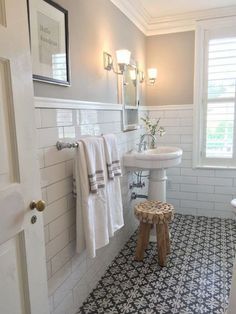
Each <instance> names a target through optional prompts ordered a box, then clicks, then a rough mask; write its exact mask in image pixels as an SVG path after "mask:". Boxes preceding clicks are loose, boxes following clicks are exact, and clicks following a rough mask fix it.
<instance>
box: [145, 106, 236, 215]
mask: <svg viewBox="0 0 236 314" xmlns="http://www.w3.org/2000/svg"><path fill="white" fill-rule="evenodd" d="M188 107H189V106H188ZM147 113H148V114H149V115H150V117H152V118H159V117H161V120H160V125H162V126H163V127H164V128H165V129H166V134H165V135H164V136H163V137H162V138H159V139H158V143H160V144H161V145H174V146H178V147H181V148H182V149H183V159H182V163H181V164H180V165H178V166H177V167H175V168H171V169H168V170H167V176H168V180H169V181H168V184H167V201H169V202H171V203H173V204H174V205H175V209H176V211H177V212H179V213H183V214H194V215H204V216H212V217H222V218H234V213H233V208H232V206H231V205H230V201H231V200H232V198H235V197H236V185H235V183H236V170H232V169H229V170H223V169H222V170H221V169H218V170H214V169H193V168H192V145H193V128H192V124H193V110H192V109H191V108H190V109H187V110H186V109H184V106H181V109H178V110H175V109H174V110H173V109H171V106H169V107H168V108H167V107H166V106H165V109H164V110H161V107H160V109H158V110H150V111H148V112H147ZM143 114H144V112H143Z"/></svg>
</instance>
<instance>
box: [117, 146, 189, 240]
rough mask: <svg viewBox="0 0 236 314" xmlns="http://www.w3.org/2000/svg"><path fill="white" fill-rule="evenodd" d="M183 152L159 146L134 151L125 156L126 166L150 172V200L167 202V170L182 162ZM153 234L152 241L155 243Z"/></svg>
mask: <svg viewBox="0 0 236 314" xmlns="http://www.w3.org/2000/svg"><path fill="white" fill-rule="evenodd" d="M182 154H183V151H182V149H180V148H178V147H172V146H159V147H157V148H155V149H148V150H145V151H143V152H140V153H138V152H135V151H132V152H130V153H127V154H125V155H124V156H123V162H124V166H125V167H127V168H129V169H130V170H131V171H135V170H149V171H150V176H149V188H148V199H150V200H159V201H162V202H166V180H167V176H166V169H167V168H170V167H174V166H176V165H178V164H179V163H180V162H181V158H182ZM155 240H156V235H155V230H154V228H153V232H152V235H151V238H150V241H155Z"/></svg>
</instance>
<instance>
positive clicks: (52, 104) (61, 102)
mask: <svg viewBox="0 0 236 314" xmlns="http://www.w3.org/2000/svg"><path fill="white" fill-rule="evenodd" d="M34 107H35V108H51V109H87V110H112V111H122V110H123V105H122V104H115V103H114V104H113V103H103V102H95V101H84V100H74V99H61V98H60V99H59V98H47V97H34Z"/></svg>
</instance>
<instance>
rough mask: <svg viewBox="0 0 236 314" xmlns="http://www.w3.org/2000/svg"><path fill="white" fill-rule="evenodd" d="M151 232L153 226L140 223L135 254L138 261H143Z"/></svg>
mask: <svg viewBox="0 0 236 314" xmlns="http://www.w3.org/2000/svg"><path fill="white" fill-rule="evenodd" d="M150 230H151V224H148V223H144V222H140V227H139V234H138V242H137V247H136V253H135V260H136V261H142V260H143V258H144V251H145V250H146V248H147V247H148V242H149V234H150Z"/></svg>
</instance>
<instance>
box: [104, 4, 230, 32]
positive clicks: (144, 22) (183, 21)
mask: <svg viewBox="0 0 236 314" xmlns="http://www.w3.org/2000/svg"><path fill="white" fill-rule="evenodd" d="M110 1H111V2H112V3H113V4H115V5H116V6H117V7H118V8H119V9H120V10H121V11H122V12H123V13H124V14H125V15H126V16H127V17H128V18H129V19H130V20H131V21H132V22H133V23H134V24H135V25H136V26H137V27H138V28H139V29H140V30H141V31H142V32H143V33H144V34H145V35H146V36H154V35H161V34H168V33H176V32H185V31H191V30H195V28H196V22H197V21H199V20H204V19H213V18H218V17H229V16H234V15H236V5H235V6H228V7H221V8H215V9H210V10H202V11H195V12H187V13H184V14H177V15H171V16H165V17H151V16H150V15H149V14H148V12H147V11H146V10H145V8H144V7H143V6H142V5H141V3H140V2H139V1H138V0H137V1H136V2H135V6H132V5H131V3H130V2H129V1H127V0H110Z"/></svg>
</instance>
